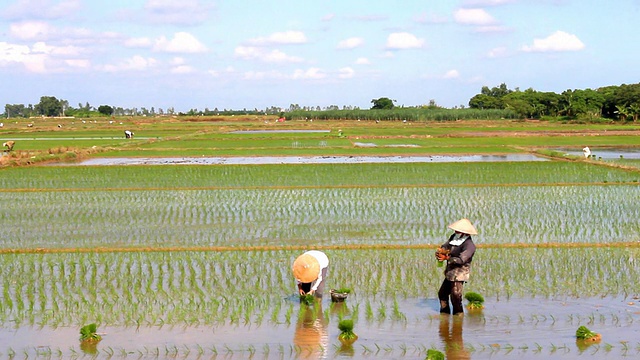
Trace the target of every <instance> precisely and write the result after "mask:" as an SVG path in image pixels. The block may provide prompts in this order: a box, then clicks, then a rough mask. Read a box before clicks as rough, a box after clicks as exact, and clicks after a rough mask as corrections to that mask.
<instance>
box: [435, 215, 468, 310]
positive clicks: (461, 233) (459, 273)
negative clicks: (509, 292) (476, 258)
mask: <svg viewBox="0 0 640 360" xmlns="http://www.w3.org/2000/svg"><path fill="white" fill-rule="evenodd" d="M448 228H449V229H452V230H454V231H455V232H454V233H453V234H451V236H450V237H449V240H447V242H446V243H444V244H443V245H442V246H441V247H440V249H438V250H437V251H436V258H437V259H438V260H439V261H444V260H446V261H447V267H446V268H445V270H444V277H445V278H444V281H443V282H442V286H440V290H438V298H439V299H440V312H441V313H445V314H450V313H451V308H450V307H449V298H451V306H452V307H453V314H454V315H455V314H459V313H463V311H464V310H463V308H462V285H463V284H464V283H465V282H467V281H469V274H470V273H471V260H472V259H473V254H474V253H475V252H476V245H475V244H474V243H473V240H471V235H476V234H477V233H478V232H477V231H476V228H475V227H473V225H472V224H471V222H470V221H469V220H467V219H461V220H458V221H456V222H454V223H453V224H451V225H449V226H448Z"/></svg>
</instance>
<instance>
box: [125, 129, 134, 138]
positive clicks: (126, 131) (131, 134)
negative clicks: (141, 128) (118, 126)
mask: <svg viewBox="0 0 640 360" xmlns="http://www.w3.org/2000/svg"><path fill="white" fill-rule="evenodd" d="M124 137H125V138H127V139H131V138H133V132H131V131H130V130H125V131H124Z"/></svg>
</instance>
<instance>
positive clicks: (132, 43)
mask: <svg viewBox="0 0 640 360" xmlns="http://www.w3.org/2000/svg"><path fill="white" fill-rule="evenodd" d="M152 44H153V42H152V41H151V39H149V38H146V37H139V38H129V39H127V40H125V42H124V46H126V47H130V48H148V47H151V45H152Z"/></svg>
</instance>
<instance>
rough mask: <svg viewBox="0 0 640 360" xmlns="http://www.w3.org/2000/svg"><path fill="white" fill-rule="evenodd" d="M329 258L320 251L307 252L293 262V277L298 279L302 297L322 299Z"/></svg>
mask: <svg viewBox="0 0 640 360" xmlns="http://www.w3.org/2000/svg"><path fill="white" fill-rule="evenodd" d="M328 267H329V258H328V257H327V255H326V254H325V253H323V252H322V251H318V250H311V251H307V252H305V253H304V254H302V255H300V256H298V258H296V260H295V261H294V262H293V267H292V269H293V276H294V277H295V278H296V283H297V285H298V293H299V294H300V295H306V294H313V295H315V297H318V298H321V297H322V293H323V292H324V284H325V281H326V279H327V269H328Z"/></svg>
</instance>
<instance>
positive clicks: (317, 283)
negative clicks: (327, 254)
mask: <svg viewBox="0 0 640 360" xmlns="http://www.w3.org/2000/svg"><path fill="white" fill-rule="evenodd" d="M321 282H322V269H320V273H319V274H318V278H317V279H316V281H314V282H313V286H312V287H311V291H310V292H314V291H316V290H318V286H320V283H321Z"/></svg>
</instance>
